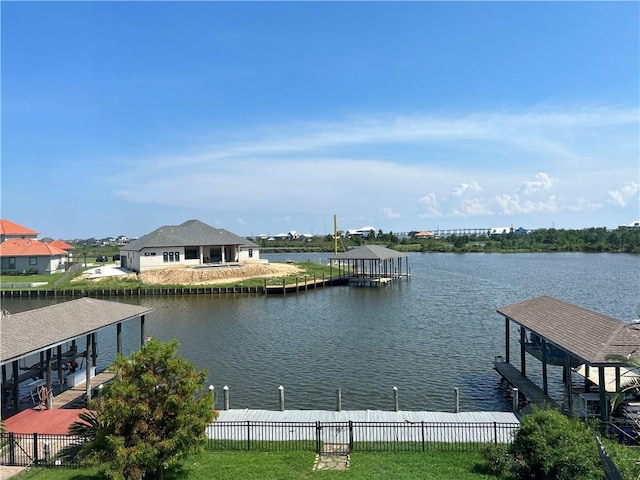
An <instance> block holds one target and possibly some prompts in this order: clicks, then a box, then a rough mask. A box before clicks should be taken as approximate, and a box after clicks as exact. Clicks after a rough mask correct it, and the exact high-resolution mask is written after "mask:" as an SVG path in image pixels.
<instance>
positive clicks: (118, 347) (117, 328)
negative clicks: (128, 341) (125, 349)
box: [116, 322, 122, 355]
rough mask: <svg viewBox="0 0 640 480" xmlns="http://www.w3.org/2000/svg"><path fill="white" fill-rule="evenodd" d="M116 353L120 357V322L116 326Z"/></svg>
mask: <svg viewBox="0 0 640 480" xmlns="http://www.w3.org/2000/svg"><path fill="white" fill-rule="evenodd" d="M116 353H117V354H118V355H122V322H118V323H117V324H116Z"/></svg>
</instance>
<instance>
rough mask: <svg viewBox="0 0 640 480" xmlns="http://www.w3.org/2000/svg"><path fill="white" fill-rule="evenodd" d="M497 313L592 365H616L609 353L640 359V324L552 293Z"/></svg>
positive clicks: (508, 306)
mask: <svg viewBox="0 0 640 480" xmlns="http://www.w3.org/2000/svg"><path fill="white" fill-rule="evenodd" d="M497 312H498V313H500V314H501V315H504V316H505V317H506V318H508V319H509V320H511V321H513V322H515V323H517V324H519V325H522V326H523V327H525V328H527V329H528V330H531V331H532V332H535V333H537V334H539V335H541V336H542V337H544V338H545V339H547V340H548V341H550V342H552V343H553V344H554V345H556V346H558V347H560V348H561V349H563V350H565V351H567V352H569V353H570V354H571V355H573V356H574V357H577V358H579V359H581V360H583V361H584V362H585V363H587V364H589V365H608V366H613V365H616V364H617V363H618V362H611V361H608V360H607V359H606V358H607V357H608V356H609V355H620V356H628V357H634V358H640V324H633V323H626V322H623V321H622V320H619V319H617V318H613V317H610V316H608V315H604V314H601V313H598V312H594V311H592V310H588V309H586V308H582V307H579V306H577V305H573V304H571V303H567V302H563V301H562V300H558V299H557V298H553V297H548V296H543V297H538V298H534V299H531V300H525V301H523V302H519V303H514V304H512V305H507V306H506V307H500V308H498V309H497Z"/></svg>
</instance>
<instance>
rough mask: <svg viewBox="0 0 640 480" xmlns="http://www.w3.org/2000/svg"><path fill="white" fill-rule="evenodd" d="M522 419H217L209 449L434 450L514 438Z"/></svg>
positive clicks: (211, 428) (210, 431) (209, 432)
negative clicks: (343, 420) (473, 420)
mask: <svg viewBox="0 0 640 480" xmlns="http://www.w3.org/2000/svg"><path fill="white" fill-rule="evenodd" d="M519 426H520V424H518V423H498V422H486V423H472V422H414V423H411V422H403V423H399V422H353V421H350V422H255V421H242V422H213V423H212V424H211V425H209V427H207V438H208V439H209V441H208V448H209V449H210V450H229V449H236V450H264V451H277V450H313V451H315V452H317V453H322V452H323V451H325V450H326V446H327V445H331V446H332V448H331V451H332V452H334V453H335V452H336V446H339V447H338V450H343V451H345V452H353V451H361V452H364V451H423V452H425V451H432V450H469V449H478V448H479V447H480V445H482V444H486V443H505V444H509V443H511V442H512V440H513V434H514V433H515V431H516V430H517V429H518V427H519Z"/></svg>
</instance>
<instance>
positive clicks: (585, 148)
mask: <svg viewBox="0 0 640 480" xmlns="http://www.w3.org/2000/svg"><path fill="white" fill-rule="evenodd" d="M638 117H639V112H638V111H637V110H635V109H614V108H604V107H576V108H568V109H566V110H565V111H562V110H559V109H547V110H543V109H539V110H530V111H525V112H515V113H513V112H485V113H474V114H468V115H460V116H458V117H454V116H442V117H436V116H434V115H423V116H418V115H415V116H400V115H398V116H394V117H384V116H381V117H375V118H350V119H347V120H345V121H343V122H335V123H307V124H295V125H289V126H287V125H282V126H279V127H270V128H268V129H267V128H262V129H259V128H258V129H254V130H253V131H251V132H244V133H242V132H234V133H233V135H231V134H230V135H228V137H227V138H228V140H227V141H224V140H218V141H216V142H215V143H214V144H209V145H207V142H205V141H203V142H202V144H201V145H200V146H198V145H190V146H188V147H185V151H189V152H195V153H191V154H184V153H179V154H175V155H165V156H162V157H157V156H150V157H147V158H128V159H125V160H123V163H125V164H126V165H127V167H126V171H127V175H126V176H120V177H118V179H117V182H118V184H119V187H118V190H117V191H116V192H115V194H116V195H117V196H119V197H121V198H123V199H125V200H127V201H130V202H135V203H148V204H160V205H166V206H180V207H185V208H191V207H198V208H200V209H209V210H211V211H232V212H234V215H235V217H234V218H238V219H243V221H245V222H247V223H249V222H251V220H250V217H251V216H255V214H256V213H255V212H258V211H260V212H269V214H270V215H273V217H280V218H283V217H291V218H299V217H300V216H301V215H310V214H311V215H322V214H325V213H326V211H330V212H331V211H336V210H337V211H344V210H345V209H348V211H349V213H348V214H347V215H349V216H350V217H352V218H363V220H367V219H375V218H382V219H385V220H388V221H398V220H399V219H409V220H410V219H417V218H443V217H445V218H446V217H450V218H460V217H466V218H474V217H491V216H496V215H500V216H520V217H526V216H528V215H534V214H555V213H557V212H562V211H569V210H571V211H573V212H575V211H587V210H591V211H593V210H595V209H599V208H603V205H604V204H605V203H606V204H608V205H612V206H616V207H624V206H626V205H628V204H629V203H630V202H631V201H632V200H633V199H634V198H636V197H637V196H638V183H636V182H626V183H623V180H622V178H621V177H624V176H626V178H629V176H631V175H633V174H634V172H635V173H636V174H637V167H638V165H637V159H636V158H632V157H633V155H634V154H636V155H637V153H638V152H637V148H638V147H637V140H638V138H637V136H638V133H637V132H638ZM613 130H615V135H616V142H610V143H609V142H607V141H606V137H607V135H609V134H610V132H611V131H613ZM621 132H622V133H621ZM241 135H242V136H244V138H245V141H243V142H238V141H237V138H238V137H239V136H241ZM621 138H622V141H621ZM202 145H206V146H202ZM603 158H607V159H610V160H608V164H607V168H606V169H603V165H602V159H603ZM576 171H578V172H579V173H580V181H579V182H575V181H570V180H571V179H572V178H573V177H574V176H575V172H576ZM603 171H604V172H605V173H604V174H603ZM469 178H473V180H471V181H470V180H469ZM621 183H623V186H622V187H619V185H620V184H621ZM314 195H315V196H318V195H320V196H321V198H322V201H321V202H307V201H304V199H308V198H309V196H314ZM607 200H608V201H607ZM389 205H394V208H393V209H392V208H391V207H389ZM376 211H377V212H380V213H379V214H378V215H374V214H373V212H376ZM367 212H368V213H367ZM230 213H231V212H230ZM239 223H241V221H240V220H239Z"/></svg>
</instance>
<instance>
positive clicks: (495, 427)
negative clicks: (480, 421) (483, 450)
mask: <svg viewBox="0 0 640 480" xmlns="http://www.w3.org/2000/svg"><path fill="white" fill-rule="evenodd" d="M493 443H495V444H496V445H497V444H498V422H493Z"/></svg>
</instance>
